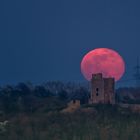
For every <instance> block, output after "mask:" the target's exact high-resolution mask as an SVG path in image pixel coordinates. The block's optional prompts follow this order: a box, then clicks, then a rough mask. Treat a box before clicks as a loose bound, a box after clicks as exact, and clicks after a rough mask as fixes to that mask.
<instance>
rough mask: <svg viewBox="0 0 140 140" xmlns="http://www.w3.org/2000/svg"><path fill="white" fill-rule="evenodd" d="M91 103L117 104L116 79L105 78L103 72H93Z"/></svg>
mask: <svg viewBox="0 0 140 140" xmlns="http://www.w3.org/2000/svg"><path fill="white" fill-rule="evenodd" d="M89 103H90V104H98V103H102V104H115V79H114V78H103V76H102V74H101V73H98V74H93V75H92V79H91V97H90V99H89Z"/></svg>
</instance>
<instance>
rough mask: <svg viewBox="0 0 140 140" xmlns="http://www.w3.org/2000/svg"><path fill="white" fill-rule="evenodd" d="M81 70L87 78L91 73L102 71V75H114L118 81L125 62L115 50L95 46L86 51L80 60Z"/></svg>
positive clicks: (90, 76) (88, 78) (123, 70)
mask: <svg viewBox="0 0 140 140" xmlns="http://www.w3.org/2000/svg"><path fill="white" fill-rule="evenodd" d="M81 72H82V73H83V75H84V77H85V78H86V79H87V80H89V81H90V80H91V78H92V74H96V73H102V74H103V77H105V78H107V77H114V78H115V81H118V80H119V79H120V78H121V77H122V76H123V74H124V72H125V62H124V60H123V58H122V57H121V56H120V55H119V53H117V52H116V51H114V50H112V49H108V48H97V49H94V50H92V51H90V52H89V53H87V54H86V55H85V56H84V57H83V59H82V62H81Z"/></svg>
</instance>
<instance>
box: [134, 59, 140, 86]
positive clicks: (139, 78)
mask: <svg viewBox="0 0 140 140" xmlns="http://www.w3.org/2000/svg"><path fill="white" fill-rule="evenodd" d="M134 78H135V80H136V87H140V64H139V58H137V65H136V66H135V74H134Z"/></svg>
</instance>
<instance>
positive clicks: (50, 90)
mask: <svg viewBox="0 0 140 140" xmlns="http://www.w3.org/2000/svg"><path fill="white" fill-rule="evenodd" d="M88 98H89V91H88V88H87V87H86V86H85V85H80V84H75V83H62V82H47V83H44V84H41V85H32V84H31V83H18V84H17V85H15V86H11V85H6V86H4V87H1V88H0V111H1V112H4V113H11V112H13V113H15V112H19V111H20V112H21V111H24V112H33V111H35V110H37V109H39V108H40V107H42V106H43V105H46V106H47V105H48V107H50V110H51V109H53V108H55V107H62V106H65V105H66V104H67V102H69V101H70V100H72V99H78V100H80V101H81V103H86V102H88Z"/></svg>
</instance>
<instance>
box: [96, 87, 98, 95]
mask: <svg viewBox="0 0 140 140" xmlns="http://www.w3.org/2000/svg"><path fill="white" fill-rule="evenodd" d="M98 92H99V88H96V96H99V93H98Z"/></svg>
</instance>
